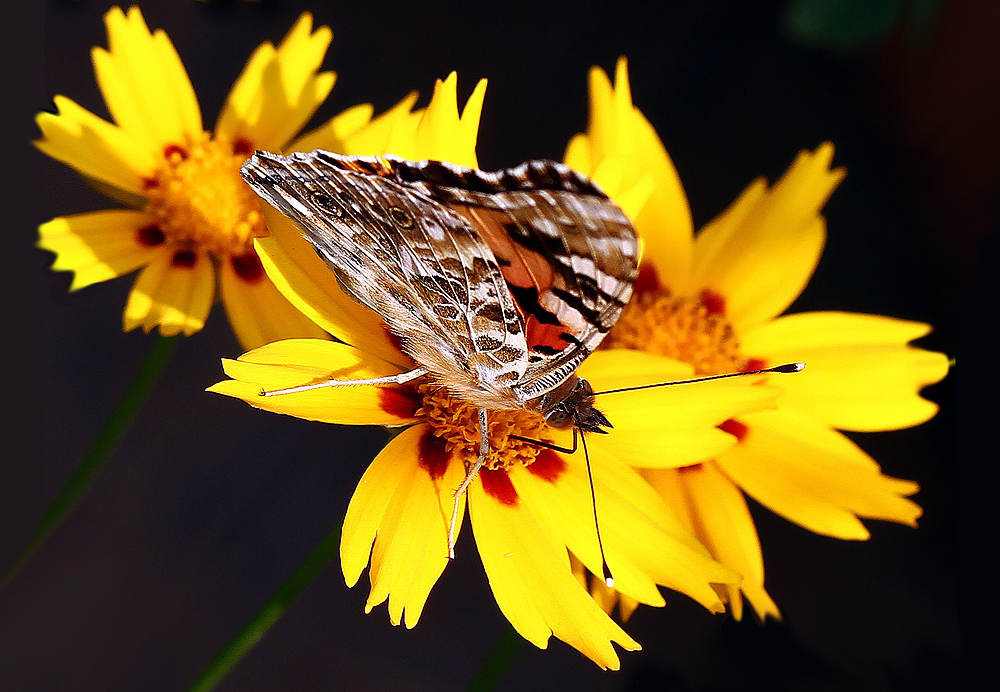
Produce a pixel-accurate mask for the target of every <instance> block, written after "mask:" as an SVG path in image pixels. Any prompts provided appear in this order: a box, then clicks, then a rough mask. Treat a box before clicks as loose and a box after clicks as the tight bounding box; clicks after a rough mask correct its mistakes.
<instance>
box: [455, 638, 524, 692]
mask: <svg viewBox="0 0 1000 692" xmlns="http://www.w3.org/2000/svg"><path fill="white" fill-rule="evenodd" d="M522 644H524V639H522V638H521V635H519V634H518V633H517V632H515V631H514V628H513V627H510V626H509V625H508V626H507V630H506V631H505V632H504V633H503V635H501V637H500V640H499V641H498V642H497V643H496V646H494V647H493V650H492V651H491V652H490V655H489V656H487V657H486V660H485V661H483V665H481V666H480V667H479V672H478V673H476V677H474V678H473V679H472V682H470V683H469V686H468V687H467V688H466V689H467V690H468V692H489V690H492V689H495V688H496V686H497V684H498V683H499V682H500V680H501V679H502V678H503V676H504V674H505V673H506V672H507V668H509V667H510V664H511V663H513V662H514V659H515V658H517V654H518V652H519V651H520V650H521V645H522Z"/></svg>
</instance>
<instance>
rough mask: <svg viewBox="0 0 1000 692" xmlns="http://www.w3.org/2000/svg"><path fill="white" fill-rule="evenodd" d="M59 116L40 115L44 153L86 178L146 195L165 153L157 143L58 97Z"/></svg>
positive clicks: (56, 101) (37, 145)
mask: <svg viewBox="0 0 1000 692" xmlns="http://www.w3.org/2000/svg"><path fill="white" fill-rule="evenodd" d="M53 101H54V102H55V105H56V109H57V111H58V112H57V113H39V114H38V115H37V116H35V122H36V123H38V127H39V128H40V129H41V131H42V139H40V140H37V141H35V142H34V144H35V146H36V147H38V148H39V149H40V150H41V151H42V152H44V153H45V154H47V155H48V156H51V157H52V158H54V159H56V160H57V161H62V162H63V163H65V164H66V165H67V166H70V167H72V168H73V169H75V170H76V171H78V172H79V173H81V174H82V175H85V176H87V177H90V178H93V179H95V180H98V181H100V182H102V183H105V184H107V185H110V186H111V187H115V188H119V189H121V190H127V191H129V192H132V193H137V194H138V193H142V192H143V180H144V179H146V178H151V177H152V176H153V173H154V172H155V170H156V166H157V165H158V161H159V160H160V159H161V158H162V156H161V152H162V150H161V149H158V148H157V147H156V144H155V143H154V142H151V141H149V140H146V139H143V138H142V137H135V136H133V135H132V134H131V133H128V132H125V131H124V130H122V129H121V128H119V127H117V126H116V125H113V124H111V123H109V122H108V121H106V120H103V119H101V118H98V117H97V116H96V115H94V114H93V113H91V112H90V111H88V110H87V109H85V108H82V107H81V106H79V105H77V104H76V103H75V102H74V101H73V100H71V99H68V98H66V97H65V96H56V97H55V98H54V99H53Z"/></svg>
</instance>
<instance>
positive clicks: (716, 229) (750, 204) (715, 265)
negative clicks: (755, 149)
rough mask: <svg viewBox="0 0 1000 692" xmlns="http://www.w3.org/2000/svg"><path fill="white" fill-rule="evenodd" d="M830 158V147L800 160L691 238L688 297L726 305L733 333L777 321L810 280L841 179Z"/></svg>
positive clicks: (751, 190)
mask: <svg viewBox="0 0 1000 692" xmlns="http://www.w3.org/2000/svg"><path fill="white" fill-rule="evenodd" d="M832 158H833V145H831V144H829V143H826V144H823V145H822V146H820V147H819V148H818V149H816V151H814V152H808V151H803V152H801V153H799V155H798V157H797V158H796V159H795V162H794V163H793V164H792V166H791V167H790V168H789V169H788V171H787V172H786V173H785V174H784V175H783V176H782V177H781V179H780V180H779V181H778V182H777V183H775V184H774V186H773V187H772V188H771V189H770V190H768V189H767V186H766V184H765V183H764V181H763V180H758V181H756V182H754V183H753V184H752V185H750V186H749V187H748V188H747V189H746V190H745V191H744V192H743V194H742V195H741V196H740V198H739V199H737V200H736V201H735V202H734V203H733V204H732V206H731V207H730V208H729V209H727V210H726V211H725V212H723V213H722V214H720V215H719V216H718V217H716V218H715V219H714V220H712V221H711V222H710V223H709V224H708V225H707V226H705V228H704V229H702V231H701V232H700V233H699V234H698V237H697V239H696V241H695V251H694V267H693V269H692V275H691V284H690V287H689V291H688V292H689V293H696V292H698V291H700V290H702V289H705V288H707V289H711V290H712V291H714V292H716V293H718V294H719V295H721V296H723V297H725V299H726V314H727V316H728V317H729V319H730V320H731V321H732V322H733V324H734V325H735V326H736V327H737V330H738V331H742V330H743V329H745V328H748V327H750V326H753V325H756V324H759V323H761V322H764V321H765V320H768V319H770V318H772V317H774V316H775V315H778V314H780V313H781V312H782V311H784V310H785V309H786V308H787V307H788V306H789V305H791V303H792V301H793V300H795V298H797V297H798V295H799V293H801V292H802V289H803V288H804V287H805V285H806V283H808V281H809V278H810V277H811V276H812V273H813V270H814V269H815V268H816V263H817V262H818V261H819V256H820V253H821V252H822V251H823V243H824V242H825V239H826V224H825V221H824V220H823V217H822V216H821V215H820V209H821V208H822V207H823V205H824V204H825V203H826V200H827V198H828V197H829V196H830V194H831V193H832V192H833V189H834V188H835V187H836V186H837V184H838V183H839V182H840V180H841V179H842V178H843V177H844V170H843V169H841V168H838V169H834V170H830V161H831V159H832Z"/></svg>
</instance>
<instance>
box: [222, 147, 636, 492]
mask: <svg viewBox="0 0 1000 692" xmlns="http://www.w3.org/2000/svg"><path fill="white" fill-rule="evenodd" d="M241 174H242V176H243V178H244V179H245V180H246V182H247V183H248V184H249V185H250V186H251V187H252V188H253V189H254V190H255V191H256V193H257V194H258V195H259V196H260V197H261V198H263V199H264V200H265V201H267V202H268V203H269V204H271V205H272V206H274V207H275V208H276V209H278V210H279V211H280V212H281V213H283V214H284V215H285V216H287V217H288V218H289V219H291V220H292V221H293V222H294V223H295V224H296V225H297V226H298V227H299V228H300V229H301V230H302V232H303V235H304V236H305V238H306V239H307V240H308V241H309V242H310V243H311V244H312V245H313V247H314V248H315V249H316V252H317V253H318V254H319V256H320V257H321V258H322V259H323V260H324V261H325V262H326V264H327V265H328V266H329V268H330V270H331V271H332V273H333V274H334V276H335V277H336V280H337V281H338V283H339V284H340V287H341V288H342V289H343V290H344V291H345V292H346V293H347V294H348V295H350V296H352V297H353V298H354V299H355V300H357V301H358V302H360V303H362V304H363V305H365V306H367V307H369V308H370V309H372V310H374V311H375V312H377V313H378V314H379V315H381V316H382V318H383V319H384V321H385V322H386V324H387V326H388V327H389V329H390V331H391V332H392V333H394V334H395V335H396V336H397V337H398V338H399V340H400V343H401V347H402V350H403V351H404V352H405V353H406V354H407V355H409V356H410V357H411V358H412V359H413V361H414V362H415V363H416V364H417V365H418V367H417V368H415V369H414V370H411V371H409V372H407V373H403V374H401V375H399V376H396V377H394V378H390V379H389V380H388V381H392V382H396V383H403V382H407V381H410V380H413V379H416V378H418V377H422V376H425V375H426V376H429V377H430V378H431V379H432V380H434V381H435V382H437V383H439V384H441V385H443V386H444V387H446V388H447V389H448V390H449V392H450V393H451V394H453V395H454V396H456V397H458V398H460V399H462V400H463V401H465V402H467V403H468V404H470V405H472V406H475V407H477V408H478V409H479V423H480V432H481V447H480V456H479V460H478V463H477V465H476V466H475V467H474V468H473V469H470V472H469V475H468V477H467V479H466V483H465V484H463V487H462V488H460V489H459V493H460V492H461V491H464V489H465V487H467V485H468V481H471V478H472V477H473V476H474V475H475V472H476V471H478V470H479V467H480V466H481V465H482V462H483V457H484V456H485V454H486V453H487V451H488V440H487V435H486V429H487V428H486V422H487V420H488V415H489V411H492V410H510V409H528V410H532V411H536V412H538V413H539V414H541V415H542V416H543V417H544V418H545V420H546V422H547V423H548V424H549V425H551V426H552V427H555V428H568V427H570V426H573V427H574V428H576V429H578V430H582V431H590V432H603V430H602V427H610V422H609V421H608V420H607V419H606V418H605V417H604V415H603V414H601V413H600V412H599V411H598V410H597V409H595V408H594V406H593V389H592V388H591V386H590V384H589V383H587V381H586V380H584V379H581V378H579V377H578V376H577V375H576V370H577V367H578V366H579V365H580V363H581V362H583V360H584V359H585V358H586V357H587V356H588V355H589V354H590V353H592V352H593V351H594V349H595V348H596V347H597V345H598V344H599V343H600V341H601V339H602V338H603V337H604V335H605V334H607V333H608V331H609V330H610V329H611V327H612V326H613V325H614V324H615V322H616V320H617V319H618V316H619V314H620V313H621V311H622V309H623V308H624V307H625V304H626V303H627V302H628V300H629V297H630V296H631V295H632V286H633V283H634V281H635V278H636V274H637V272H638V256H639V242H638V238H637V236H636V232H635V229H634V228H633V226H632V223H631V222H630V221H629V219H628V217H626V216H625V214H624V213H623V212H622V211H621V209H620V208H619V207H618V206H617V205H616V204H615V203H614V202H613V201H612V200H611V199H609V198H608V196H607V195H606V194H604V192H603V191H601V189H600V188H599V187H598V186H597V185H596V184H595V183H594V182H592V181H591V180H589V179H588V178H586V177H584V176H583V175H581V174H579V173H577V172H576V171H574V170H572V169H570V168H569V167H567V166H565V165H563V164H561V163H558V162H555V161H546V160H532V161H527V162H525V163H522V164H520V165H518V166H515V167H513V168H506V169H503V170H499V171H495V172H485V171H480V170H476V169H472V168H465V167H462V166H457V165H454V164H451V163H447V162H442V161H407V160H403V159H400V158H398V157H395V156H392V155H386V156H380V157H361V156H341V155H338V154H334V153H330V152H326V151H322V150H316V151H313V152H311V153H295V154H291V155H290V156H280V155H277V154H271V153H268V152H263V151H258V152H256V153H255V154H254V155H253V156H252V157H251V158H250V159H249V160H248V161H247V162H246V163H245V164H244V165H243V167H242V169H241ZM385 381H387V380H386V379H383V380H380V382H385ZM358 383H360V382H359V381H356V380H355V381H352V384H358ZM372 383H373V384H374V383H375V382H372Z"/></svg>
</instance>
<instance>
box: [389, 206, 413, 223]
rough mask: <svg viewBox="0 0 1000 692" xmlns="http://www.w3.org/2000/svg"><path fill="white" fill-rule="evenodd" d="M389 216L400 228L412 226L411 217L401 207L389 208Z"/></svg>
mask: <svg viewBox="0 0 1000 692" xmlns="http://www.w3.org/2000/svg"><path fill="white" fill-rule="evenodd" d="M389 216H391V217H392V220H393V221H395V222H396V223H397V224H398V225H399V226H401V227H402V228H409V227H410V226H412V225H413V217H412V216H410V214H409V213H408V212H407V211H406V210H405V209H403V208H402V207H389Z"/></svg>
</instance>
